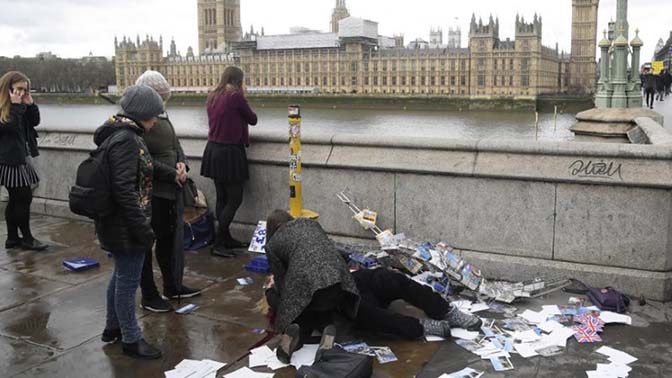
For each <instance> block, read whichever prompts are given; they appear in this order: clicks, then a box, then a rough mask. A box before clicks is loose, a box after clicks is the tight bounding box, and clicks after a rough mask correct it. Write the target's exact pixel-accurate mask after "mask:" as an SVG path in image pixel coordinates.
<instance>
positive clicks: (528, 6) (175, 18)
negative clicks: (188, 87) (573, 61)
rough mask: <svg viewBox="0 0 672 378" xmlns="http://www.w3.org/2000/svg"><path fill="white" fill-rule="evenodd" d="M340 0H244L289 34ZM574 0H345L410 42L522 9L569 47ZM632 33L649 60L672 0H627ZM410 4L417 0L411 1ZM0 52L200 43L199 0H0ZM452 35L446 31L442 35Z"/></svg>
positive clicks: (319, 21) (603, 5) (323, 24)
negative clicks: (130, 42) (149, 38)
mask: <svg viewBox="0 0 672 378" xmlns="http://www.w3.org/2000/svg"><path fill="white" fill-rule="evenodd" d="M334 3H335V1H334V0H241V4H242V5H241V12H242V23H243V29H244V30H249V27H250V25H254V27H255V29H258V28H260V27H261V26H263V27H264V28H265V31H266V34H285V33H288V31H289V28H290V27H292V26H305V27H308V28H311V29H318V30H324V31H327V29H328V28H329V21H330V17H331V11H332V9H333V7H334ZM571 3H572V1H571V0H543V1H542V0H479V1H463V0H413V1H401V0H347V6H348V9H349V10H350V14H351V15H353V16H357V17H362V18H366V19H370V20H373V21H377V22H378V23H379V32H380V33H381V34H383V35H389V36H391V35H393V34H404V35H405V37H406V42H407V43H408V42H409V41H411V40H413V39H415V38H418V37H421V38H423V39H425V40H427V39H428V34H429V28H430V27H432V26H433V27H439V26H440V27H442V28H443V31H444V33H447V31H448V27H450V26H453V25H459V26H460V27H461V28H462V45H463V46H464V47H466V45H467V37H468V32H469V21H470V19H471V14H472V12H474V13H476V17H477V18H478V17H482V18H483V20H484V21H486V20H487V19H488V17H489V15H490V14H493V16H499V19H500V38H502V39H505V38H507V37H510V38H513V37H514V30H513V29H514V23H515V17H516V13H520V14H521V15H522V16H525V18H526V19H528V20H529V19H532V18H533V16H534V13H535V12H537V13H539V14H541V16H542V17H543V22H544V28H543V43H544V45H546V46H549V47H554V46H555V43H556V42H557V43H559V45H560V49H564V50H566V51H569V49H570V43H571V16H572V13H571ZM629 3H630V5H629V8H630V9H629V21H630V29H631V35H630V38H631V39H632V37H633V36H634V30H635V29H636V28H639V29H640V30H641V32H640V36H641V38H642V40H643V41H644V47H643V57H642V59H643V61H648V60H650V58H651V56H652V54H653V49H654V46H655V45H656V43H657V42H658V39H659V38H663V39H665V40H667V38H668V37H669V35H670V29H672V1H670V0H632V1H630V2H629ZM409 4H411V5H410V6H409ZM0 10H2V11H1V12H0V35H2V38H0V56H14V55H21V56H35V54H36V53H38V52H41V51H51V52H53V53H55V54H57V55H59V56H61V57H81V56H84V55H88V54H89V52H92V53H93V54H94V55H104V56H112V55H114V36H115V35H116V36H118V37H119V38H120V39H121V37H122V36H123V35H128V36H133V39H134V40H135V36H136V34H140V35H141V36H143V39H144V35H145V34H150V35H153V36H154V37H155V38H156V39H158V37H159V35H163V38H164V47H165V48H167V46H168V44H169V41H170V38H171V37H175V41H176V43H177V48H178V50H180V51H181V52H182V53H185V52H186V50H187V47H188V46H193V47H194V50H195V51H198V31H197V21H196V0H143V1H136V0H113V1H109V0H0ZM615 17H616V0H601V1H600V10H599V24H598V29H599V30H600V33H599V36H598V40H599V39H600V38H601V36H602V33H601V30H603V29H605V28H606V26H607V22H608V21H609V20H610V19H611V18H615ZM446 40H447V36H444V42H445V41H446Z"/></svg>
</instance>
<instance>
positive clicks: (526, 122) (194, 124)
mask: <svg viewBox="0 0 672 378" xmlns="http://www.w3.org/2000/svg"><path fill="white" fill-rule="evenodd" d="M40 109H41V113H42V125H45V126H48V127H50V128H59V129H60V128H67V129H77V130H93V129H95V128H96V127H97V126H99V125H100V124H102V123H103V122H104V121H105V120H106V119H107V118H108V117H109V116H110V115H112V114H114V113H116V112H117V109H118V108H117V107H116V106H115V105H52V104H45V105H40ZM255 111H256V112H257V115H258V116H259V124H258V125H257V126H256V128H259V129H262V128H263V129H269V130H283V131H284V130H287V109H286V108H256V109H255ZM168 114H169V115H170V119H171V120H172V122H173V124H174V125H175V127H176V128H177V129H181V130H193V129H202V130H206V129H207V127H208V123H207V115H206V113H205V108H204V107H198V106H173V107H171V106H169V107H168ZM302 115H303V129H302V132H303V134H304V135H307V136H309V135H311V136H314V135H333V134H357V135H385V136H398V137H400V138H403V137H407V136H425V137H432V138H451V139H471V140H473V139H515V140H534V138H535V128H534V122H535V115H534V112H532V111H527V112H525V111H463V112H456V111H424V110H423V111H415V110H408V111H405V110H385V109H381V110H352V109H333V110H332V109H312V108H310V107H304V108H303V109H302ZM575 122H576V121H575V119H574V114H558V116H557V123H556V122H555V121H554V115H553V114H552V113H550V114H549V113H542V114H540V115H539V130H538V140H572V139H573V134H572V133H571V132H570V131H569V127H571V126H572V125H573V124H574V123H575ZM254 132H255V131H254V128H253V129H252V133H254Z"/></svg>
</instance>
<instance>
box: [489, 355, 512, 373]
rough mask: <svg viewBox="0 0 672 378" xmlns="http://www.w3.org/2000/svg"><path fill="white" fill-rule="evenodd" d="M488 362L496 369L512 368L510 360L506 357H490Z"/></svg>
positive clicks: (505, 369)
mask: <svg viewBox="0 0 672 378" xmlns="http://www.w3.org/2000/svg"><path fill="white" fill-rule="evenodd" d="M490 362H491V363H492V367H494V368H495V370H496V371H507V370H513V364H512V363H511V360H510V359H509V358H508V357H502V356H499V357H492V358H490Z"/></svg>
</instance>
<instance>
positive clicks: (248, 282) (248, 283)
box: [236, 277, 254, 286]
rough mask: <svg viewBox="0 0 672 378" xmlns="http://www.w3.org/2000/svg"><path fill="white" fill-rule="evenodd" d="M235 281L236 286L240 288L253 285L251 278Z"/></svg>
mask: <svg viewBox="0 0 672 378" xmlns="http://www.w3.org/2000/svg"><path fill="white" fill-rule="evenodd" d="M236 281H237V282H238V285H242V286H247V285H252V284H253V283H254V279H252V277H243V278H237V279H236Z"/></svg>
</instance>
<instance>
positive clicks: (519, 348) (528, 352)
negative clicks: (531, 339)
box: [513, 343, 539, 358]
mask: <svg viewBox="0 0 672 378" xmlns="http://www.w3.org/2000/svg"><path fill="white" fill-rule="evenodd" d="M513 349H515V350H516V352H518V354H520V357H523V358H530V357H534V356H538V355H539V353H537V351H536V350H534V348H533V347H532V346H531V345H530V344H527V343H523V344H513Z"/></svg>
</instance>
